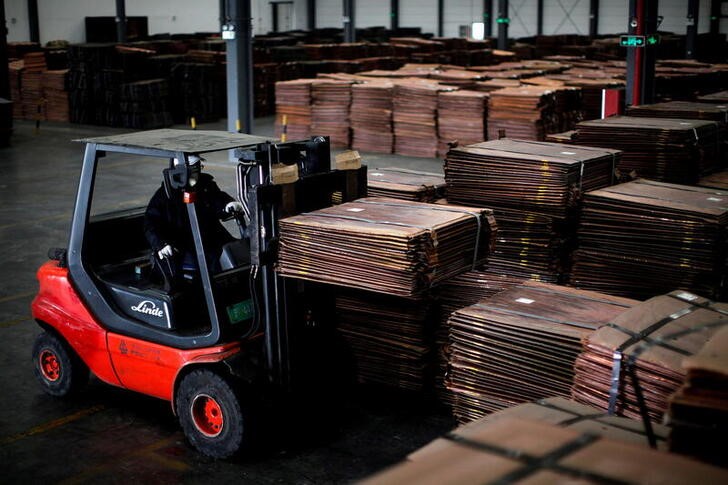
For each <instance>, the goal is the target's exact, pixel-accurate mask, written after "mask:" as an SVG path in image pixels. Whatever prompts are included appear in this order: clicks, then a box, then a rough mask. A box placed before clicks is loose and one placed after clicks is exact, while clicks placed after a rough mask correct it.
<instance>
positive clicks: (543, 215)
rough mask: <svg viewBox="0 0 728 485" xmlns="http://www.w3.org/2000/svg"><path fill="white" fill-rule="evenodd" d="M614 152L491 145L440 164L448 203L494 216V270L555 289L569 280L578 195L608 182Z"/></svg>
mask: <svg viewBox="0 0 728 485" xmlns="http://www.w3.org/2000/svg"><path fill="white" fill-rule="evenodd" d="M617 163H619V152H618V151H615V150H609V149H601V148H589V147H575V146H571V145H560V144H555V143H545V142H535V141H522V140H510V139H503V140H495V141H489V142H485V143H478V144H475V145H470V146H465V147H457V148H454V149H452V150H450V152H448V155H447V158H446V160H445V179H446V181H447V198H448V202H452V203H454V204H464V205H474V206H483V207H490V208H493V209H494V210H495V212H496V218H497V220H498V227H499V234H498V242H499V243H498V245H496V250H495V253H494V254H493V257H491V258H490V260H489V265H490V268H491V269H492V270H497V271H501V272H504V273H507V274H511V275H515V276H520V277H524V278H538V279H541V280H543V281H549V282H558V281H560V280H561V279H562V277H563V275H564V274H565V273H566V272H567V265H568V257H569V254H570V251H571V249H572V245H573V242H574V241H573V239H574V232H575V230H576V220H575V216H576V210H577V208H578V204H579V202H580V199H581V194H582V193H583V192H586V191H588V190H593V189H597V188H600V187H605V186H607V185H609V184H611V183H612V181H613V175H612V174H613V169H614V167H615V165H616V164H617Z"/></svg>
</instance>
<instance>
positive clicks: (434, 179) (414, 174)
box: [367, 167, 445, 202]
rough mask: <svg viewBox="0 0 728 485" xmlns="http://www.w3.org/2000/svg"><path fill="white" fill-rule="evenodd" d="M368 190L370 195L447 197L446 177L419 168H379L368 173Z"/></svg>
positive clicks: (419, 198) (422, 198) (424, 198)
mask: <svg viewBox="0 0 728 485" xmlns="http://www.w3.org/2000/svg"><path fill="white" fill-rule="evenodd" d="M367 192H368V194H369V196H370V197H392V198H395V199H404V200H413V201H416V202H435V201H436V200H438V199H442V198H444V197H445V177H444V176H443V175H440V174H436V173H429V172H422V171H419V170H407V169H403V168H396V167H384V168H377V169H372V170H370V171H369V172H368V173H367Z"/></svg>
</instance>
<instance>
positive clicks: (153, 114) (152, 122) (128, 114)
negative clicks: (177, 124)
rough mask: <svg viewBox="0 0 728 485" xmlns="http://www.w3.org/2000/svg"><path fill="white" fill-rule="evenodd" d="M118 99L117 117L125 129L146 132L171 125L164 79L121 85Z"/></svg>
mask: <svg viewBox="0 0 728 485" xmlns="http://www.w3.org/2000/svg"><path fill="white" fill-rule="evenodd" d="M119 99H120V103H119V117H120V120H121V124H122V126H124V127H126V128H136V129H140V130H148V129H151V128H162V127H165V126H170V125H171V124H172V113H171V112H170V111H169V84H168V82H167V80H166V79H147V80H145V81H136V82H133V83H126V84H122V85H121V86H120V93H119Z"/></svg>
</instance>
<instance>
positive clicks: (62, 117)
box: [41, 69, 70, 122]
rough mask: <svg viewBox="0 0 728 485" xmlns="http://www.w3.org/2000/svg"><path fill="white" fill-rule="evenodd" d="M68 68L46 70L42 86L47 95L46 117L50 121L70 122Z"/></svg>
mask: <svg viewBox="0 0 728 485" xmlns="http://www.w3.org/2000/svg"><path fill="white" fill-rule="evenodd" d="M67 81H68V69H63V70H58V71H44V72H43V74H42V77H41V87H42V89H43V95H44V97H45V117H46V119H47V120H48V121H61V122H68V121H69V120H70V118H69V108H68V89H67V85H68V84H67Z"/></svg>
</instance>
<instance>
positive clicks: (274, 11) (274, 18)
mask: <svg viewBox="0 0 728 485" xmlns="http://www.w3.org/2000/svg"><path fill="white" fill-rule="evenodd" d="M270 10H271V12H270V14H271V30H272V31H273V32H278V2H270Z"/></svg>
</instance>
